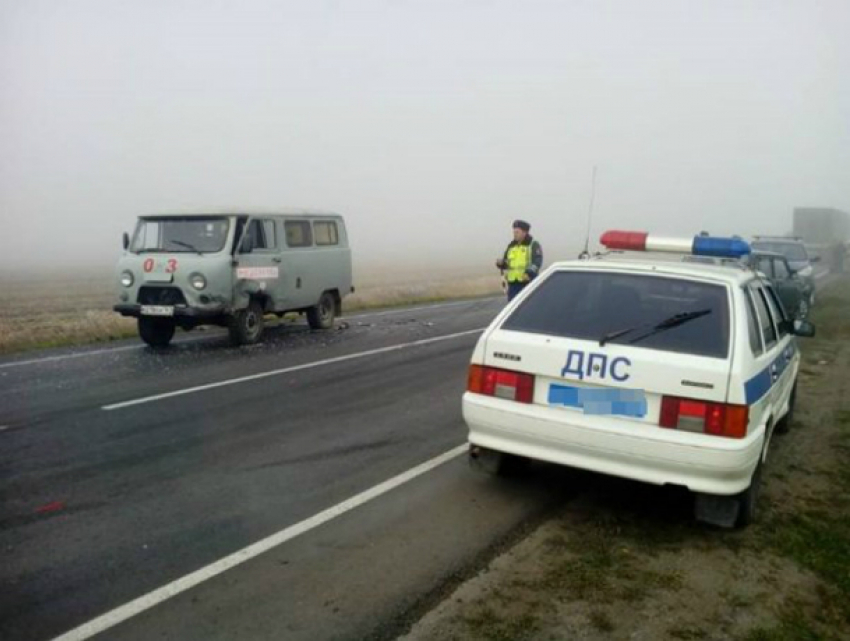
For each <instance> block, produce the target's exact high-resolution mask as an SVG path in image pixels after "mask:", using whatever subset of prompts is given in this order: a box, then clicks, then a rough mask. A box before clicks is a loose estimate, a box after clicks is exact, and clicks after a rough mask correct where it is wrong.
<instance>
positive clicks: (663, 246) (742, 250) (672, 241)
mask: <svg viewBox="0 0 850 641" xmlns="http://www.w3.org/2000/svg"><path fill="white" fill-rule="evenodd" d="M599 242H600V243H601V244H602V245H603V246H605V247H607V248H608V249H618V250H625V251H646V252H671V253H675V254H692V255H694V256H714V257H715V258H740V257H741V256H746V255H747V254H749V253H750V251H751V249H750V244H749V243H748V242H747V241H745V240H743V239H742V238H719V237H713V236H694V237H693V238H667V237H664V236H656V235H654V234H648V233H646V232H642V231H619V230H612V231H606V232H605V233H604V234H602V237H601V238H600V239H599Z"/></svg>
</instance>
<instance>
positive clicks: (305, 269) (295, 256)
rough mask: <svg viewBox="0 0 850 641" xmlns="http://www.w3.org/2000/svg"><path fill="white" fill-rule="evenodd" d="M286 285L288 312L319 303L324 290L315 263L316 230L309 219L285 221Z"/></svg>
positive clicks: (284, 284)
mask: <svg viewBox="0 0 850 641" xmlns="http://www.w3.org/2000/svg"><path fill="white" fill-rule="evenodd" d="M283 236H284V243H285V248H284V250H283V286H284V287H285V288H286V303H287V309H304V308H306V307H311V306H312V305H315V304H316V303H318V302H319V296H320V295H321V293H322V292H321V291H317V290H318V287H319V283H318V281H317V279H316V277H315V266H314V265H313V263H314V262H315V259H314V256H313V254H314V251H313V227H312V225H311V224H310V220H309V219H297V218H285V219H283Z"/></svg>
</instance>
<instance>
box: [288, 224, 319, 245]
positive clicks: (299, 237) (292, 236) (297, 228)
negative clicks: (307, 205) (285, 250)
mask: <svg viewBox="0 0 850 641" xmlns="http://www.w3.org/2000/svg"><path fill="white" fill-rule="evenodd" d="M283 227H284V230H285V231H286V244H287V245H289V246H290V247H310V246H311V245H312V244H313V233H312V231H311V229H310V223H309V221H306V220H287V221H286V222H285V223H284V225H283Z"/></svg>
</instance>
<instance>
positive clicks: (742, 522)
mask: <svg viewBox="0 0 850 641" xmlns="http://www.w3.org/2000/svg"><path fill="white" fill-rule="evenodd" d="M762 466H763V463H762V461H759V464H758V465H757V466H756V470H755V472H753V478H752V479H751V480H750V487H748V488H747V489H746V490H744V491H743V492H741V493H740V494H739V495H738V519H737V520H736V521H735V527H736V528H745V527H747V526H748V525H750V524H751V523H752V522H753V521H755V518H756V507H757V504H758V498H759V493H760V490H761V469H762Z"/></svg>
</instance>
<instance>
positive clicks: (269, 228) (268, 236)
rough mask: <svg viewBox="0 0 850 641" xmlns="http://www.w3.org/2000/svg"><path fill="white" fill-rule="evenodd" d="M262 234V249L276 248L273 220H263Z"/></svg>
mask: <svg viewBox="0 0 850 641" xmlns="http://www.w3.org/2000/svg"><path fill="white" fill-rule="evenodd" d="M263 236H264V240H265V243H266V245H265V247H263V248H262V249H277V231H276V230H275V224H274V221H273V220H268V219H266V220H264V221H263Z"/></svg>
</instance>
